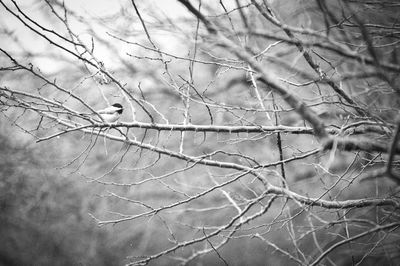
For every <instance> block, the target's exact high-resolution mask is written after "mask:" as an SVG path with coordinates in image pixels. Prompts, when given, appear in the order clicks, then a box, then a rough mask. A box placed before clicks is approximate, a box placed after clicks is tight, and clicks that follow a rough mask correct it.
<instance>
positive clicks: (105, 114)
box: [97, 103, 124, 123]
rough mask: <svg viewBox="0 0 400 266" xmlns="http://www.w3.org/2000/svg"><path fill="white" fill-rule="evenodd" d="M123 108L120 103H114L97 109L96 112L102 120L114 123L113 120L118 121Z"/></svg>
mask: <svg viewBox="0 0 400 266" xmlns="http://www.w3.org/2000/svg"><path fill="white" fill-rule="evenodd" d="M123 110H124V107H122V105H121V104H119V103H114V104H113V105H111V106H109V107H107V108H105V109H103V110H99V111H97V113H98V114H99V115H100V117H101V119H103V121H104V122H107V123H114V122H117V121H118V119H119V117H120V116H121V114H122V111H123Z"/></svg>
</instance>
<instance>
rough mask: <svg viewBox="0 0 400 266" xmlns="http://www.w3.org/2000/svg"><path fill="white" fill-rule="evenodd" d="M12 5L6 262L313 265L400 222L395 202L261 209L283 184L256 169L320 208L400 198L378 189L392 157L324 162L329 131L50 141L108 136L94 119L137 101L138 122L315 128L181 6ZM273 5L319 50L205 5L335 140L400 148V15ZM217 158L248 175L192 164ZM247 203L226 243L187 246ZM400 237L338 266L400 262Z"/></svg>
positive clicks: (5, 4)
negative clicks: (399, 121)
mask: <svg viewBox="0 0 400 266" xmlns="http://www.w3.org/2000/svg"><path fill="white" fill-rule="evenodd" d="M0 2H1V4H2V5H1V6H0V29H1V32H0V34H1V44H0V48H1V51H2V52H1V56H0V64H1V69H0V86H1V91H0V93H1V94H0V112H1V115H0V144H1V145H0V158H1V159H0V166H1V167H0V177H1V179H0V210H1V211H0V225H1V226H0V265H124V264H129V263H131V262H132V263H133V262H135V261H139V260H142V259H146V258H149V256H151V255H153V254H159V253H160V252H161V253H162V252H163V251H165V250H168V249H170V248H173V247H175V246H176V245H181V247H180V248H177V249H176V250H174V251H173V252H169V253H167V254H166V255H161V256H158V257H157V258H155V259H154V260H150V262H149V264H150V265H177V264H180V263H182V264H189V265H227V264H228V265H299V264H300V265H309V264H310V263H311V262H313V261H315V260H316V259H317V258H318V257H319V256H320V255H322V254H323V253H324V251H326V250H328V249H329V248H330V247H332V246H334V245H335V244H337V243H340V241H343V240H345V239H350V238H351V237H353V236H356V235H357V234H360V233H362V232H365V231H368V230H373V229H374V228H376V227H377V226H384V225H386V224H389V223H392V222H393V223H394V222H396V221H398V218H399V216H398V210H397V209H395V208H393V206H391V205H390V204H387V206H382V207H380V206H378V205H379V204H377V205H376V206H375V205H367V206H365V207H354V208H348V207H344V208H325V207H318V206H309V205H307V204H304V203H302V202H300V201H298V200H293V197H291V196H290V195H289V194H285V195H279V197H278V198H274V197H273V195H268V196H266V197H262V198H260V199H258V197H260V195H261V194H262V193H263V192H264V191H265V190H266V187H265V186H264V185H263V182H261V181H260V180H259V179H257V178H255V177H254V176H253V175H251V174H243V169H245V167H249V168H253V169H256V170H255V171H257V172H258V173H259V174H260V175H262V176H263V178H265V180H267V181H268V182H270V183H271V184H273V185H274V186H277V187H285V188H287V189H288V190H289V191H291V192H293V193H297V194H299V195H301V196H304V197H305V198H314V197H315V198H318V199H324V200H327V201H332V202H337V201H345V200H352V199H377V200H381V199H386V200H388V201H389V200H393V201H395V200H397V198H398V196H397V195H398V189H397V184H396V183H395V182H393V180H391V179H390V178H384V177H378V178H370V179H365V180H363V181H361V179H362V178H363V177H365V176H369V175H370V174H371V173H373V171H375V170H377V169H380V167H382V166H384V165H385V163H387V161H388V153H387V152H382V151H376V150H371V151H368V150H357V149H354V150H351V151H344V150H341V149H340V148H338V149H335V148H333V149H327V150H320V147H321V143H320V142H319V140H318V139H317V138H315V136H314V135H313V134H312V132H311V133H303V132H300V133H299V132H297V133H291V132H287V131H284V132H281V131H279V130H277V131H274V132H262V131H261V132H258V133H247V132H240V133H219V132H206V133H204V132H196V131H190V132H189V131H188V132H184V133H182V132H180V131H172V130H171V131H160V130H152V129H143V128H138V127H132V128H129V130H127V129H121V130H117V129H109V130H108V131H106V133H107V134H112V135H114V136H117V137H121V136H124V137H129V138H130V139H133V140H136V141H138V142H139V143H142V144H144V145H149V147H156V148H157V149H159V150H157V151H155V150H154V149H153V150H152V148H145V147H143V146H140V144H138V145H136V144H135V145H129V144H128V142H124V139H123V138H122V140H117V141H116V140H113V139H109V138H106V137H103V136H101V135H97V134H96V133H93V132H94V131H93V132H92V133H90V131H86V132H83V131H79V130H76V131H71V132H68V133H65V134H60V135H59V136H56V137H53V138H50V139H48V140H44V139H42V138H46V137H48V136H51V135H52V134H57V133H59V132H63V131H66V130H67V128H70V127H72V126H71V125H76V126H79V125H85V124H88V123H91V122H92V121H89V120H85V118H84V117H82V116H79V113H80V112H86V113H89V112H90V111H91V110H90V108H92V109H100V108H104V107H106V106H108V105H109V104H112V103H115V102H121V103H122V104H123V105H124V107H125V110H124V113H123V115H122V117H121V119H120V121H122V122H126V123H135V122H137V121H139V122H143V123H149V124H150V123H154V124H180V125H210V126H220V125H224V126H277V125H281V126H287V127H292V128H299V129H301V130H302V129H306V130H308V129H310V127H311V125H310V124H309V123H308V122H307V121H305V120H304V119H303V118H302V117H301V115H299V114H298V113H297V112H296V110H294V109H293V108H292V107H291V106H289V105H288V104H287V103H286V102H285V100H284V99H283V98H282V97H281V96H280V95H279V94H277V93H276V92H275V91H273V90H271V88H269V87H267V86H265V85H264V84H261V83H258V82H257V83H256V82H255V80H256V79H257V73H254V71H252V69H251V68H250V67H249V64H248V62H246V61H244V60H239V59H238V58H237V57H236V56H234V55H232V54H233V53H234V52H232V51H231V50H229V49H227V48H226V47H223V46H221V45H219V44H218V39H217V38H214V37H212V36H210V34H208V33H207V31H206V29H205V28H204V25H202V23H201V22H199V20H198V19H196V17H194V16H193V15H192V14H191V13H190V12H188V11H187V9H186V8H185V7H184V6H183V5H182V4H181V3H179V2H178V1H173V0H165V1H156V0H153V1H112V2H111V1H84V2H82V1H76V0H65V1H63V2H61V1H57V0H51V1H50V0H49V1H39V0H34V1H0ZM257 2H259V3H260V5H261V4H262V3H265V6H263V7H266V6H269V7H270V8H272V9H273V12H274V13H275V15H276V17H277V18H278V19H279V20H280V21H283V22H284V23H285V24H287V25H289V26H290V27H292V28H293V29H297V30H298V31H297V32H295V33H296V35H295V38H298V40H301V42H302V43H303V44H304V47H305V49H304V50H303V51H301V49H300V51H299V47H298V46H296V45H294V44H295V43H294V42H293V40H292V42H290V40H291V39H290V38H288V36H287V35H285V33H284V31H283V30H282V28H281V27H279V26H277V25H274V23H271V21H269V20H267V19H265V17H263V14H262V12H260V11H259V10H258V9H257V8H256V6H255V4H254V1H239V0H237V1H233V0H225V1H191V3H192V4H193V6H195V7H196V8H198V9H199V10H201V12H204V14H206V18H207V19H208V20H210V21H212V22H213V23H214V25H215V26H216V27H217V29H218V30H219V31H220V32H221V34H223V35H224V36H226V37H227V38H228V39H230V40H232V41H233V42H234V43H235V44H237V45H238V47H239V48H240V49H243V51H246V52H249V53H250V54H251V55H252V56H253V58H254V59H255V60H256V61H257V62H259V63H260V64H261V65H262V66H263V67H264V68H265V69H267V71H268V73H269V74H270V75H271V76H272V77H273V78H274V79H276V80H279V82H281V84H283V85H282V86H283V87H284V88H285V89H287V90H288V91H290V92H291V93H293V94H295V95H297V96H298V97H299V98H301V100H302V101H304V103H305V104H306V105H307V106H309V107H310V109H311V110H312V111H313V112H315V114H317V116H318V118H319V119H321V120H322V121H323V122H324V123H325V125H326V126H327V128H329V129H330V130H331V131H332V132H335V134H337V135H339V136H340V137H342V136H344V137H347V136H350V135H356V136H359V137H360V139H364V138H365V139H367V140H371V142H373V141H378V142H379V144H380V145H384V144H385V145H388V143H390V141H391V139H392V135H393V132H394V129H395V125H396V116H397V115H398V113H399V111H398V110H399V97H398V95H399V92H398V71H397V72H396V71H393V69H396V67H397V68H398V67H399V64H398V59H399V57H398V52H399V49H398V48H399V45H398V43H399V34H398V30H399V29H400V25H399V23H400V22H399V14H400V12H399V11H400V10H399V8H400V7H399V4H397V2H395V1H393V2H390V1H389V2H387V1H385V3H378V2H374V1H285V2H283V1H272V0H271V1H257ZM264 11H265V12H268V9H267V8H264ZM139 14H140V17H139ZM143 23H144V25H145V27H143ZM302 31H304V32H302ZM252 32H253V33H252ZM365 32H366V33H365ZM263 34H264V35H263ZM319 34H320V35H319ZM321 36H323V38H322V37H321ZM368 36H369V37H370V38H368ZM331 41H332V42H331ZM339 44H340V45H339ZM371 46H372V47H373V49H372V50H373V51H371V49H369V48H370V47H371ZM304 47H303V48H304ZM332 47H333V48H332ZM239 48H238V49H239ZM335 49H336V50H335ZM304 51H306V52H307V53H309V54H310V55H311V56H312V58H313V60H314V62H316V65H317V68H318V69H320V70H321V71H323V72H324V73H325V74H323V75H322V74H321V73H322V72H321V71H320V72H319V73H318V71H315V68H314V69H313V68H312V67H310V65H309V62H307V59H306V58H305V57H304V53H305V52H304ZM358 56H360V57H358ZM364 58H367V59H366V60H364V61H363V59H364ZM369 58H373V59H376V60H378V59H379V60H381V61H382V63H381V65H379V63H376V64H374V63H371V62H369V61H368V59H369ZM377 58H378V59H377ZM387 69H392V70H387ZM399 69H400V68H399ZM322 76H323V77H326V80H324V78H323V77H322ZM327 81H331V82H334V83H335V84H337V87H339V88H340V90H343V91H344V92H345V93H346V94H347V95H349V97H350V100H349V99H347V100H346V99H345V98H343V97H341V96H339V95H338V92H337V91H335V90H333V89H332V88H331V86H330V84H329V82H327ZM257 84H258V85H257ZM396 88H397V90H396ZM32 95H33V96H32ZM43 99H46V100H47V102H46V101H45V100H43ZM49 115H50V116H51V115H53V117H50V116H49ZM356 123H359V124H360V125H363V127H358V126H351V125H353V124H356ZM346 127H348V128H350V129H352V130H354V131H346V130H347V128H346ZM301 130H300V131H301ZM278 132H280V133H278ZM307 132H310V131H309V130H308V131H307ZM337 132H339V133H337ZM341 134H342V135H341ZM38 141H39V142H38ZM163 151H167V152H163ZM173 154H175V155H174V156H173ZM181 155H184V156H186V157H180V156H181ZM205 155H207V156H205ZM199 156H204V158H205V159H210V160H213V161H217V162H222V163H227V164H229V163H231V164H237V165H240V166H241V167H243V169H242V170H238V169H235V168H234V167H231V168H230V167H212V166H207V165H202V164H201V163H199V162H194V161H193V160H192V161H191V160H190V158H199ZM285 159H287V160H288V161H287V162H286V163H284V164H282V160H285ZM393 168H395V169H396V170H397V168H398V161H397V160H396V158H395V160H394V161H393ZM242 174H243V175H242ZM239 176H241V177H240V178H239ZM230 180H232V181H230ZM283 180H284V181H283ZM224 182H227V183H226V185H224V186H219V184H222V183H224ZM208 190H209V192H207V193H204V194H201V193H203V192H204V191H208ZM188 199H190V200H188ZM186 200H187V202H185V201H186ZM253 201H254V202H256V204H255V205H254V207H251V208H250V207H249V206H250V205H251V204H253V203H254V202H253ZM269 204H271V207H270V208H268V209H266V212H265V213H264V214H262V215H260V216H257V217H255V218H254V219H250V220H249V222H246V223H244V224H242V225H240V226H238V227H235V226H234V225H235V224H237V223H238V222H240V221H242V220H241V219H245V218H249V217H251V216H252V215H256V214H257V212H258V211H259V210H260V209H262V208H265V207H266V206H268V205H269ZM169 205H171V206H173V207H168V208H165V207H166V206H169ZM382 205H385V204H382ZM251 206H252V205H251ZM247 207H249V211H248V212H246V213H245V215H243V216H242V217H241V219H237V220H235V222H233V223H232V224H233V225H232V226H227V228H225V229H224V230H221V232H220V233H218V234H216V235H214V236H213V237H212V238H211V237H210V238H206V239H205V240H202V241H197V242H194V243H193V244H187V245H186V244H185V243H186V242H190V241H191V240H193V239H198V238H202V237H204V236H207V235H209V234H211V233H212V232H214V231H215V230H217V229H219V228H222V227H224V226H225V225H227V224H229V222H230V221H232V219H234V217H236V215H238V214H240V212H241V211H243V210H244V209H245V208H247ZM158 208H160V209H161V211H154V210H156V209H158ZM257 208H259V209H257ZM119 219H122V220H124V219H126V221H118V220H119ZM388 228H389V227H388ZM397 228H398V225H397V226H392V227H390V228H389V229H390V230H391V231H390V230H389V231H385V230H376V232H375V231H373V232H371V234H367V235H366V236H365V237H360V238H357V239H354V241H350V240H349V241H348V242H346V243H345V244H343V245H340V246H338V248H335V249H332V251H331V252H329V254H326V256H325V255H324V256H325V259H323V260H322V262H321V265H374V264H377V263H378V264H379V265H397V264H398V263H399V258H400V257H399V254H400V252H399V250H400V249H399V246H398V231H396V230H397ZM221 243H222V245H221V247H220V248H218V251H216V250H214V248H215V247H219V245H220V244H221ZM203 251H204V254H202V252H203ZM205 251H207V252H205Z"/></svg>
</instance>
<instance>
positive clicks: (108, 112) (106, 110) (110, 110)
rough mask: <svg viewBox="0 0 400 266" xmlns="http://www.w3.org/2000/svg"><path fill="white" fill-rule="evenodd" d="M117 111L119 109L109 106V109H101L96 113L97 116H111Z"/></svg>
mask: <svg viewBox="0 0 400 266" xmlns="http://www.w3.org/2000/svg"><path fill="white" fill-rule="evenodd" d="M118 110H119V108H117V107H114V106H110V107H107V108H105V109H103V110H99V111H97V112H98V113H99V114H113V113H115V112H116V111H118Z"/></svg>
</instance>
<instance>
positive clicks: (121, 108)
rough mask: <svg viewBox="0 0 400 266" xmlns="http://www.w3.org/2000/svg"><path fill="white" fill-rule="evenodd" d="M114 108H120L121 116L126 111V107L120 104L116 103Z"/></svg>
mask: <svg viewBox="0 0 400 266" xmlns="http://www.w3.org/2000/svg"><path fill="white" fill-rule="evenodd" d="M112 106H114V107H116V108H118V109H119V110H118V111H117V112H118V113H119V114H122V111H123V110H124V107H122V105H121V104H120V103H114V104H113V105H112Z"/></svg>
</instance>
